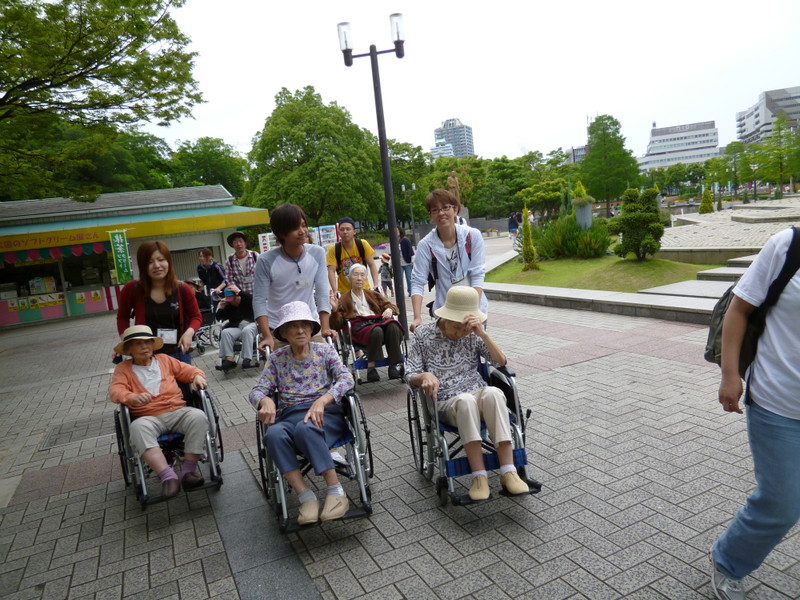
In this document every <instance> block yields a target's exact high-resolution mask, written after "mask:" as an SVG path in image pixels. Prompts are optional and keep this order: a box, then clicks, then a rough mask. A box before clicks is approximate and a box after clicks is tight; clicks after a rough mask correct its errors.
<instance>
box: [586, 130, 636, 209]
mask: <svg viewBox="0 0 800 600" xmlns="http://www.w3.org/2000/svg"><path fill="white" fill-rule="evenodd" d="M588 138H589V140H588V146H589V151H588V153H587V154H586V157H585V158H584V159H583V161H581V163H580V174H581V179H582V180H583V182H584V185H585V186H586V189H587V190H588V191H589V193H590V194H591V195H592V196H594V197H595V198H597V199H598V200H601V201H603V202H605V204H606V216H609V217H610V216H611V201H612V200H613V199H615V198H617V197H619V196H620V194H622V192H623V191H624V190H625V188H627V187H629V186H631V185H636V184H637V182H638V180H639V164H638V163H637V162H636V159H635V158H634V157H633V154H632V153H631V151H630V150H626V149H625V138H624V137H623V136H622V133H621V125H620V122H619V121H617V120H616V119H615V118H614V117H612V116H611V115H600V116H599V117H597V118H596V119H595V120H594V121H592V123H591V125H589V131H588Z"/></svg>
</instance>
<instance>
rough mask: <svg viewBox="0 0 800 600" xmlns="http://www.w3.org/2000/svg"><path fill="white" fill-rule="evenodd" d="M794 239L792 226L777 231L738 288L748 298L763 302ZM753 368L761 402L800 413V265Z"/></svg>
mask: <svg viewBox="0 0 800 600" xmlns="http://www.w3.org/2000/svg"><path fill="white" fill-rule="evenodd" d="M791 241H792V230H791V229H787V230H785V231H781V232H780V233H777V234H775V235H774V236H772V237H771V238H770V240H769V241H768V242H767V244H766V245H765V246H764V248H763V249H762V250H761V252H760V253H759V254H758V256H757V257H756V259H755V260H754V261H753V264H752V265H750V267H749V268H748V269H747V271H745V273H744V275H742V277H741V279H739V282H738V283H737V284H736V288H734V290H733V292H734V293H735V294H736V295H737V296H739V297H740V298H741V299H742V300H744V301H745V302H749V303H750V304H752V305H754V306H760V305H761V304H762V303H763V302H764V299H765V298H766V297H767V291H768V290H769V286H770V285H771V284H772V282H773V281H775V278H776V277H777V276H778V274H779V273H780V271H781V268H782V267H783V263H784V262H785V261H786V252H787V250H788V249H789V244H790V243H791ZM750 372H751V378H750V394H751V396H752V398H753V400H754V401H756V402H757V404H758V405H759V406H762V407H764V408H765V409H767V410H769V411H771V412H774V413H776V414H778V415H781V416H783V417H788V418H790V419H800V271H798V272H797V273H795V275H794V277H792V279H791V280H790V281H789V283H788V284H787V285H786V287H785V288H784V290H783V292H782V293H781V295H780V297H779V298H778V302H777V304H775V306H773V307H772V308H771V309H770V310H769V312H768V313H767V322H766V327H765V329H764V333H763V334H762V335H761V337H760V338H759V340H758V352H757V353H756V358H755V360H754V361H753V364H752V365H750Z"/></svg>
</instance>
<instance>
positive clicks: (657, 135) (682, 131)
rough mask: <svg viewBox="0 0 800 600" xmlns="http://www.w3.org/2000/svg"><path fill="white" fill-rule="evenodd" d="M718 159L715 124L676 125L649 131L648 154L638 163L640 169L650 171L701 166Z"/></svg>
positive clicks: (717, 137) (707, 122) (708, 122)
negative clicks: (689, 165) (693, 165)
mask: <svg viewBox="0 0 800 600" xmlns="http://www.w3.org/2000/svg"><path fill="white" fill-rule="evenodd" d="M718 155H719V131H718V130H717V127H716V124H715V123H714V121H703V122H701V123H689V124H688V125H675V126H674V127H660V128H658V129H657V128H656V124H655V123H653V128H652V129H651V130H650V143H649V144H647V153H646V154H645V155H644V156H642V157H640V158H639V159H638V161H639V169H641V170H642V171H649V170H650V169H655V168H657V167H665V168H666V167H669V166H670V165H675V164H677V163H683V164H685V165H688V164H692V163H701V162H705V161H707V160H708V159H709V158H713V157H714V156H718Z"/></svg>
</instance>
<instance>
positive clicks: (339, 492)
mask: <svg viewBox="0 0 800 600" xmlns="http://www.w3.org/2000/svg"><path fill="white" fill-rule="evenodd" d="M328 496H344V488H343V487H342V484H341V483H337V484H336V485H329V486H328Z"/></svg>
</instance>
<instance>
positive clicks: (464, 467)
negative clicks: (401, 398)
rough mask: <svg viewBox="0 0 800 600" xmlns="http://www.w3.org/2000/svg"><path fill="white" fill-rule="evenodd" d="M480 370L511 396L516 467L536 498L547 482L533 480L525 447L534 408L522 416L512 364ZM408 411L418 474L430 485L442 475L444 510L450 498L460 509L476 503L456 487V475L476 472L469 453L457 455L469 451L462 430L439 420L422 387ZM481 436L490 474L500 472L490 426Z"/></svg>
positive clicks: (411, 391)
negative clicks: (526, 434)
mask: <svg viewBox="0 0 800 600" xmlns="http://www.w3.org/2000/svg"><path fill="white" fill-rule="evenodd" d="M480 371H481V375H482V376H483V378H484V380H485V381H486V383H487V384H488V385H490V386H494V387H496V388H499V389H500V390H501V391H502V392H503V394H504V395H505V397H506V406H507V407H508V411H509V422H510V426H511V427H510V429H511V444H512V448H513V456H514V466H515V467H516V468H517V474H518V475H519V477H520V479H522V481H524V482H525V483H527V484H528V487H529V488H530V491H529V493H530V494H536V493H538V492H539V491H540V490H541V489H542V484H541V483H539V482H538V481H536V480H535V479H531V478H530V477H528V472H527V470H528V469H527V465H528V454H527V451H526V449H525V427H526V424H527V421H528V419H529V418H530V415H531V410H530V409H528V410H527V411H526V413H525V414H524V415H523V414H522V407H521V405H520V402H519V396H518V394H517V386H516V381H515V377H516V374H515V373H514V371H513V370H512V369H510V368H509V367H508V366H503V367H499V368H495V367H492V366H490V365H487V364H486V363H484V362H481V364H480ZM406 408H407V411H408V431H409V437H410V441H411V453H412V455H413V458H414V468H415V469H416V471H417V472H418V473H420V474H421V475H422V476H423V477H425V479H427V480H428V481H431V480H432V479H433V475H434V471H437V472H438V476H437V478H436V494H437V496H438V497H439V503H440V504H441V505H442V506H444V505H446V504H447V501H448V499H450V500H451V501H452V503H453V504H454V505H456V506H459V505H465V504H471V503H472V502H473V500H472V499H471V498H470V497H469V494H466V493H465V494H459V493H457V492H456V488H455V478H456V477H460V476H462V475H469V474H470V473H471V472H472V471H471V469H470V467H469V461H468V460H467V457H466V455H463V456H458V455H459V453H461V452H462V450H463V449H464V447H463V444H462V443H461V438H460V436H459V435H458V428H456V427H452V426H450V425H448V424H446V423H443V422H441V421H440V420H439V415H438V412H437V411H436V409H435V407H434V402H433V400H432V399H431V397H430V396H428V395H427V394H426V393H425V392H423V391H422V389H421V388H412V387H409V388H408V394H407V406H406ZM481 438H482V441H481V445H482V447H483V451H484V453H483V460H484V463H485V465H486V470H487V471H490V470H495V469H498V468H499V467H500V464H499V460H498V457H497V452H496V451H495V448H494V445H493V444H492V443H491V442H490V441H489V437H488V433H487V430H486V425H485V423H483V422H481ZM500 494H501V495H508V494H507V492H506V491H505V489H503V490H501V491H500Z"/></svg>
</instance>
